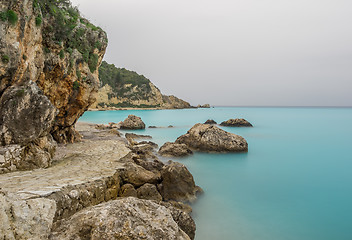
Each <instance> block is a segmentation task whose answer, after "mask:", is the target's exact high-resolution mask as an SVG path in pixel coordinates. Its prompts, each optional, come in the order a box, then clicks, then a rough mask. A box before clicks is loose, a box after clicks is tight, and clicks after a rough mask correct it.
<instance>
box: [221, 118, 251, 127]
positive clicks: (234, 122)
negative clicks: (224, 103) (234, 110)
mask: <svg viewBox="0 0 352 240" xmlns="http://www.w3.org/2000/svg"><path fill="white" fill-rule="evenodd" d="M220 125H221V126H226V127H253V125H252V124H251V123H250V122H248V121H247V120H246V119H243V118H236V119H229V120H227V121H224V122H222V123H220Z"/></svg>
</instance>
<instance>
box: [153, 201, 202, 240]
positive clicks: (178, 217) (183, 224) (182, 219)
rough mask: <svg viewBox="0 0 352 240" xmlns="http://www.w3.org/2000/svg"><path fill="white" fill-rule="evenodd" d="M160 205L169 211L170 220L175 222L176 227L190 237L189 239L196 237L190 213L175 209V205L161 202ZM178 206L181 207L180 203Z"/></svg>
mask: <svg viewBox="0 0 352 240" xmlns="http://www.w3.org/2000/svg"><path fill="white" fill-rule="evenodd" d="M160 204H161V205H163V206H165V207H167V209H169V210H170V212H171V215H172V218H173V219H174V220H175V222H176V223H177V225H178V226H179V227H180V228H181V229H182V230H183V231H184V232H185V233H186V234H187V235H188V236H189V237H190V239H192V240H193V239H194V237H195V235H196V223H195V222H194V220H193V218H192V217H191V216H190V215H189V213H190V212H191V211H190V212H187V211H183V210H181V209H180V208H177V207H175V203H171V202H161V203H160ZM178 204H179V205H182V203H178ZM184 205H185V204H184ZM187 206H189V205H187ZM191 210H192V209H191Z"/></svg>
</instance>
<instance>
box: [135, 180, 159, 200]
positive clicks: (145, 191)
mask: <svg viewBox="0 0 352 240" xmlns="http://www.w3.org/2000/svg"><path fill="white" fill-rule="evenodd" d="M137 197H138V198H141V199H146V200H154V201H157V202H160V201H162V200H163V197H162V196H161V195H160V193H159V192H158V189H157V188H156V186H155V185H153V184H150V183H146V184H144V185H143V186H142V187H140V188H138V189H137Z"/></svg>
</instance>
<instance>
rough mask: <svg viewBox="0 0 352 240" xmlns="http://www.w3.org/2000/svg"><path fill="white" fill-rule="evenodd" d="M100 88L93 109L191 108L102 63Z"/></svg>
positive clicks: (148, 83) (132, 74)
mask: <svg viewBox="0 0 352 240" xmlns="http://www.w3.org/2000/svg"><path fill="white" fill-rule="evenodd" d="M99 75H100V81H101V88H100V89H99V92H98V96H97V101H96V102H95V103H94V104H93V105H92V108H97V109H111V108H112V109H113V108H125V107H132V108H162V109H174V108H177V109H181V108H190V107H191V105H190V104H189V103H188V102H186V101H183V100H182V99H179V98H177V97H175V96H166V95H163V94H162V93H161V92H160V90H159V89H158V88H157V87H156V86H155V85H154V84H153V83H152V82H151V81H150V80H149V79H147V78H146V77H144V76H143V75H139V74H138V73H136V72H133V71H129V70H126V69H124V68H116V67H115V65H113V64H108V63H107V62H105V61H103V63H102V64H101V66H100V68H99Z"/></svg>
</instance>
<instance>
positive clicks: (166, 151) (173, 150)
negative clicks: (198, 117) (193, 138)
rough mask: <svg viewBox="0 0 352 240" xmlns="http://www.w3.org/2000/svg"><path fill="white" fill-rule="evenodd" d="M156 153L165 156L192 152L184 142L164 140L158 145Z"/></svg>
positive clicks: (185, 154)
mask: <svg viewBox="0 0 352 240" xmlns="http://www.w3.org/2000/svg"><path fill="white" fill-rule="evenodd" d="M158 153H159V154H160V155H161V156H165V157H184V156H188V155H190V154H193V152H192V150H191V149H189V147H188V146H187V145H186V144H183V143H172V142H166V143H165V144H164V145H163V146H161V147H160V149H159V152H158Z"/></svg>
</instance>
